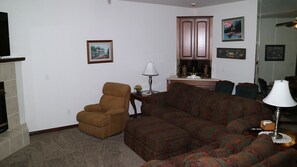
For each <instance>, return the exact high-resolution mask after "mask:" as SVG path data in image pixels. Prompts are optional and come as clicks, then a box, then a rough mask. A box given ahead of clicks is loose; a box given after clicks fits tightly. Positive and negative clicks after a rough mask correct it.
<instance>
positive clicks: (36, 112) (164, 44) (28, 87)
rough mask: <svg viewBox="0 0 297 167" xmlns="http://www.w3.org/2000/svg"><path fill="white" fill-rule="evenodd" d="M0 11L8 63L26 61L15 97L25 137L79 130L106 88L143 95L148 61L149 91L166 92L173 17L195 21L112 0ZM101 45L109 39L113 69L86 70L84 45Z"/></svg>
mask: <svg viewBox="0 0 297 167" xmlns="http://www.w3.org/2000/svg"><path fill="white" fill-rule="evenodd" d="M0 11H4V12H8V13H9V24H10V37H11V50H12V56H19V57H25V58H26V61H25V62H23V63H22V65H21V67H20V68H22V74H21V75H22V76H21V77H22V78H23V86H22V89H19V90H23V92H20V93H23V94H24V99H23V100H24V105H23V107H24V109H23V110H24V112H25V114H24V115H25V118H24V119H23V120H26V122H27V124H28V127H29V131H37V130H42V129H48V128H53V127H60V126H66V125H71V124H76V123H77V122H76V114H77V112H79V111H80V110H82V109H83V107H84V106H85V105H86V104H90V103H96V102H97V101H98V99H99V97H100V96H101V89H102V86H103V84H104V82H106V81H115V82H122V83H127V84H129V85H130V86H131V87H132V88H133V87H134V85H136V84H142V85H143V86H144V88H148V78H147V77H145V76H142V75H141V73H142V72H143V70H144V68H145V66H146V63H147V62H148V61H150V60H151V61H153V62H154V63H155V65H156V68H157V70H158V71H159V73H160V75H159V76H157V77H153V88H154V89H155V90H160V91H163V90H166V78H167V77H168V76H169V75H171V74H174V73H175V66H176V54H175V50H176V49H175V47H176V16H177V15H193V10H189V9H185V8H177V7H168V6H160V5H149V4H144V3H131V2H123V1H117V0H113V1H112V4H111V5H109V4H108V3H107V1H103V0H26V1H22V0H1V1H0ZM102 39H107V40H113V48H114V50H113V51H114V62H113V63H103V64H91V65H89V64H87V56H86V54H87V50H86V40H102ZM18 71H19V70H18ZM138 107H139V104H138ZM129 112H130V113H133V110H132V107H130V111H129Z"/></svg>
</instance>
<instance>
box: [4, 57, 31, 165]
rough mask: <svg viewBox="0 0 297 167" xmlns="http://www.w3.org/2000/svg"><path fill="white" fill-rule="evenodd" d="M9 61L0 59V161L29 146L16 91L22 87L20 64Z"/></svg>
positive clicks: (22, 112) (27, 131) (26, 129)
mask: <svg viewBox="0 0 297 167" xmlns="http://www.w3.org/2000/svg"><path fill="white" fill-rule="evenodd" d="M10 60H11V59H0V161H1V160H2V159H4V158H6V157H8V156H9V155H11V154H13V153H14V152H16V151H18V150H20V149H22V148H23V147H25V146H27V145H28V144H30V138H29V130H28V127H27V124H26V122H25V119H23V118H22V115H23V114H24V110H22V109H20V106H19V100H22V99H21V98H19V97H20V96H19V93H18V89H17V88H18V85H20V86H21V85H22V82H21V81H22V80H21V78H22V76H21V63H20V62H17V61H18V59H17V60H16V61H13V62H12V61H10ZM20 61H21V60H20ZM18 83H19V84H18ZM4 88H5V89H4Z"/></svg>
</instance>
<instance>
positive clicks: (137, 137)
mask: <svg viewBox="0 0 297 167" xmlns="http://www.w3.org/2000/svg"><path fill="white" fill-rule="evenodd" d="M124 141H125V144H126V145H127V146H128V147H130V148H131V149H132V150H133V151H135V152H136V153H137V154H138V155H139V156H140V157H142V158H143V159H144V160H145V161H148V160H152V159H160V160H163V159H167V158H169V157H172V156H176V155H179V154H183V153H186V152H189V149H190V143H191V138H190V135H189V134H188V133H187V132H186V131H184V130H183V129H181V128H179V127H176V126H174V125H172V124H170V123H168V122H166V121H163V120H161V119H159V118H156V117H142V118H137V119H133V120H129V121H128V122H127V124H126V129H125V132H124Z"/></svg>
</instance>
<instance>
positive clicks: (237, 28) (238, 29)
mask: <svg viewBox="0 0 297 167" xmlns="http://www.w3.org/2000/svg"><path fill="white" fill-rule="evenodd" d="M243 40H244V17H235V18H228V19H223V20H222V41H223V42H226V41H243Z"/></svg>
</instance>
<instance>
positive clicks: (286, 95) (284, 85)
mask: <svg viewBox="0 0 297 167" xmlns="http://www.w3.org/2000/svg"><path fill="white" fill-rule="evenodd" d="M263 102H264V103H266V104H269V105H272V106H275V107H276V111H275V129H274V132H272V133H270V134H269V136H271V137H272V138H274V139H281V138H282V135H281V134H279V133H278V121H279V118H280V110H279V109H280V107H293V106H296V105H297V103H296V102H295V101H294V99H293V98H292V95H291V93H290V89H289V82H288V81H286V80H276V81H274V84H273V87H272V90H271V91H270V93H269V94H268V95H267V96H266V97H265V98H264V99H263Z"/></svg>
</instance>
